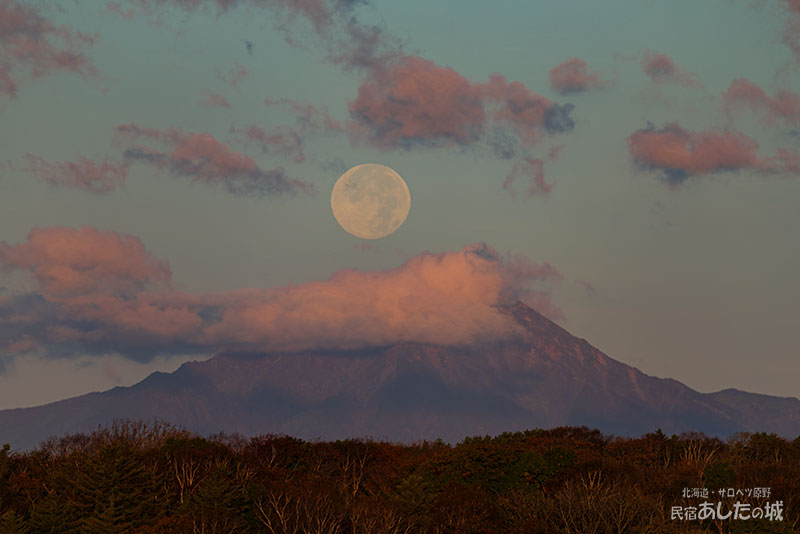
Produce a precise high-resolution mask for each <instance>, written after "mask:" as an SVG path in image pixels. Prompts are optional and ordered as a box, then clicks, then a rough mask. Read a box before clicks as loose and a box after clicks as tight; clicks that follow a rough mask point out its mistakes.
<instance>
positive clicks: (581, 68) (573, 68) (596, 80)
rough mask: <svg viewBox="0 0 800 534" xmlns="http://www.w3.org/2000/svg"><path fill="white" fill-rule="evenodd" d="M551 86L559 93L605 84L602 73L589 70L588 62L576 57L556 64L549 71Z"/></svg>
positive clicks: (578, 90)
mask: <svg viewBox="0 0 800 534" xmlns="http://www.w3.org/2000/svg"><path fill="white" fill-rule="evenodd" d="M548 74H549V76H550V86H551V87H552V88H553V89H554V90H555V91H556V92H557V93H559V94H562V95H566V94H570V93H579V92H581V91H586V90H589V89H594V88H598V87H602V86H603V85H605V84H604V83H603V82H602V81H601V80H600V73H598V72H591V73H590V72H588V70H587V69H586V62H585V61H584V60H582V59H578V58H576V57H574V58H571V59H568V60H566V61H564V62H563V63H561V64H559V65H556V66H555V67H553V68H552V69H550V72H549V73H548Z"/></svg>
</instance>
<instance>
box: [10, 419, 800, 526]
mask: <svg viewBox="0 0 800 534" xmlns="http://www.w3.org/2000/svg"><path fill="white" fill-rule="evenodd" d="M754 488H756V489H761V491H756V493H755V494H753V493H752V490H753V489H754ZM765 488H767V489H768V490H767V491H768V495H764V493H765V491H764V489H765ZM698 490H699V492H700V493H699V494H698V493H697V492H698ZM720 490H722V491H721V492H720ZM726 490H727V491H731V490H732V491H734V492H742V494H740V495H734V496H729V495H727V494H726ZM748 491H749V492H750V494H749V495H748V494H747V492H748ZM704 492H707V493H708V495H707V498H704V497H703V496H702V495H703V493H704ZM703 500H707V501H712V502H713V503H714V505H716V504H717V503H718V502H719V503H721V506H723V507H728V508H731V507H732V506H733V504H734V501H740V502H745V501H746V502H748V503H750V505H752V506H753V507H756V506H759V505H763V504H764V503H767V502H773V503H775V502H776V501H781V505H782V517H781V519H780V520H769V519H766V518H758V519H753V518H750V519H749V520H733V519H730V518H729V519H725V520H722V519H719V518H706V519H703V520H696V519H692V520H682V519H676V518H675V517H674V511H673V507H676V506H680V507H687V506H695V507H696V506H697V505H699V504H700V502H702V501H703ZM799 509H800V437H798V438H797V439H795V440H793V441H789V440H785V439H783V438H780V437H778V436H776V435H774V434H765V433H756V434H737V435H734V436H733V437H731V438H730V439H728V440H727V441H721V440H719V439H717V438H710V437H706V436H704V435H702V434H682V435H680V436H677V435H672V436H667V435H666V434H664V433H662V432H661V431H657V432H654V433H650V434H646V435H644V436H642V437H640V438H618V437H613V436H605V435H603V434H602V433H601V432H600V431H598V430H593V429H588V428H586V427H580V428H576V427H559V428H554V429H549V430H542V429H534V430H526V431H523V432H514V433H504V434H501V435H498V436H494V437H489V436H476V437H470V438H467V439H464V440H463V441H461V442H460V443H458V444H455V445H451V444H448V443H445V442H443V441H433V442H429V441H425V442H420V443H414V444H397V443H387V442H381V441H375V440H371V439H352V440H344V441H335V442H323V441H304V440H300V439H297V438H293V437H290V436H285V435H263V436H257V437H252V438H244V437H242V436H239V435H224V434H220V435H216V436H211V437H201V436H199V435H196V434H194V433H192V432H189V431H187V430H185V429H181V428H178V427H174V426H172V425H169V424H166V423H163V422H153V423H145V422H141V421H129V420H124V421H116V422H115V423H113V424H112V425H109V426H106V427H99V428H98V429H97V430H95V431H94V432H92V433H88V434H75V435H69V436H65V437H62V438H51V439H49V440H47V441H45V442H43V443H41V444H40V445H39V446H38V447H37V448H36V449H34V450H32V451H29V452H24V453H20V452H15V451H13V450H12V449H11V447H10V446H9V445H4V446H3V447H2V448H1V449H0V534H40V533H63V534H72V533H75V534H100V533H103V534H109V533H133V534H167V533H192V534H195V533H198V534H199V533H202V534H217V533H225V534H228V533H230V534H234V533H235V534H249V533H267V534H312V533H313V534H362V533H364V534H410V533H425V534H428V533H429V534H469V533H476V534H477V533H485V534H489V533H503V534H517V533H519V534H522V533H526V534H527V533H530V534H539V533H542V534H544V533H547V534H552V533H565V534H606V533H609V534H610V533H614V534H624V533H631V534H660V533H664V534H667V533H695V532H696V533H700V532H711V533H720V534H721V533H746V532H751V533H759V534H766V533H794V532H800V512H799Z"/></svg>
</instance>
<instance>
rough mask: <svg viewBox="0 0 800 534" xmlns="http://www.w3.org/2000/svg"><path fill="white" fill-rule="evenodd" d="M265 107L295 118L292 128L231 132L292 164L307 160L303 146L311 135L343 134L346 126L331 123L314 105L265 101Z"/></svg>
mask: <svg viewBox="0 0 800 534" xmlns="http://www.w3.org/2000/svg"><path fill="white" fill-rule="evenodd" d="M265 104H266V105H268V106H283V107H287V108H289V110H290V111H291V112H292V113H294V115H295V124H294V125H289V124H281V125H277V126H273V127H272V128H270V129H265V128H262V127H260V126H258V125H250V126H247V127H244V128H232V130H231V132H232V133H236V134H238V135H239V136H240V139H241V140H243V141H244V142H246V143H256V144H257V145H259V146H260V147H261V149H262V150H263V151H264V152H269V153H279V154H282V155H283V156H285V157H288V158H290V159H291V160H292V161H293V162H295V163H302V162H304V161H305V160H306V153H305V150H304V149H305V142H306V139H307V138H308V137H310V136H312V135H327V134H331V133H336V132H344V131H345V130H346V126H345V125H344V124H343V123H341V122H339V121H336V120H334V119H333V118H332V117H331V115H330V113H328V110H327V108H325V107H317V106H314V105H313V104H307V103H303V102H299V101H297V100H291V99H287V98H282V99H279V100H272V99H269V98H268V99H266V101H265Z"/></svg>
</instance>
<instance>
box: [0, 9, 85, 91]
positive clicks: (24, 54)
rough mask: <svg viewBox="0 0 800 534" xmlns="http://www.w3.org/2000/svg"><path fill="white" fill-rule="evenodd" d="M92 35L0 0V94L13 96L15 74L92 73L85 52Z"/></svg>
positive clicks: (29, 75)
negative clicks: (72, 29)
mask: <svg viewBox="0 0 800 534" xmlns="http://www.w3.org/2000/svg"><path fill="white" fill-rule="evenodd" d="M93 42H94V38H93V37H90V36H88V35H86V34H84V33H81V32H72V31H70V30H69V29H67V28H66V27H63V26H55V25H53V23H51V22H50V21H49V20H48V19H46V18H45V17H43V16H42V15H41V14H40V13H39V9H38V8H36V7H32V6H26V5H23V4H21V3H19V2H17V1H16V0H0V93H3V94H5V95H6V96H9V97H13V96H15V95H16V92H17V86H18V83H17V81H16V80H15V76H17V75H20V74H21V75H22V76H27V77H31V78H38V77H41V76H46V75H48V74H51V73H52V72H54V71H68V72H77V73H79V74H82V75H90V74H94V72H95V68H94V66H93V65H92V63H91V61H90V60H89V58H88V57H86V55H85V53H84V52H85V50H86V48H87V47H89V46H91V45H92V44H93Z"/></svg>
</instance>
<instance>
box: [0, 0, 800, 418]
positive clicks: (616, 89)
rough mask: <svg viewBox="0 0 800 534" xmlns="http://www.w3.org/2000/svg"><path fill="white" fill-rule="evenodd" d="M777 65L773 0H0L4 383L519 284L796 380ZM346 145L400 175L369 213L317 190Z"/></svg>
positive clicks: (488, 308) (660, 361) (789, 130)
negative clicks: (339, 213)
mask: <svg viewBox="0 0 800 534" xmlns="http://www.w3.org/2000/svg"><path fill="white" fill-rule="evenodd" d="M799 67H800V2H799V1H798V0H763V1H759V2H748V1H745V0H709V1H707V2H702V3H698V2H696V1H691V0H670V1H669V2H667V1H654V0H650V1H644V2H631V1H622V0H619V1H617V0H607V1H606V2H589V1H579V0H575V1H571V2H555V1H536V2H522V1H512V0H499V1H498V2H492V3H487V2H478V1H473V0H461V1H456V0H439V1H436V2H427V1H421V0H406V1H404V2H387V1H381V0H374V1H373V0H369V1H365V0H303V1H302V2H293V1H290V0H117V1H116V2H108V3H105V2H100V1H89V0H60V1H55V0H53V1H35V0H32V1H24V2H23V1H19V0H0V409H5V408H16V407H23V406H33V405H38V404H43V403H47V402H53V401H57V400H60V399H63V398H67V397H71V396H75V395H80V394H83V393H87V392H90V391H101V390H105V389H109V388H111V387H114V386H118V385H130V384H133V383H136V382H137V381H139V380H141V379H143V378H144V377H145V376H147V375H148V374H149V373H151V372H154V371H172V370H174V369H176V368H177V367H179V366H180V365H181V364H182V363H184V362H186V361H191V360H201V359H206V358H209V357H211V356H213V355H214V354H216V353H218V352H220V351H223V350H265V351H267V350H305V349H310V348H336V349H349V348H360V347H364V346H370V345H381V344H387V343H395V342H401V341H412V342H430V343H443V344H462V343H472V342H475V341H479V340H487V339H494V338H498V339H499V338H503V337H505V336H508V335H513V334H514V326H513V325H511V324H509V323H508V321H507V319H506V318H505V316H503V315H502V314H501V313H500V312H499V311H498V305H499V306H502V305H503V304H507V303H509V302H513V301H515V300H517V299H521V300H523V301H524V302H526V303H528V304H529V305H531V306H532V307H534V308H536V309H537V310H539V311H540V312H541V313H543V314H544V315H546V316H547V317H549V318H551V319H553V320H555V321H556V322H557V323H558V324H560V325H561V326H563V327H564V328H566V329H567V330H569V331H570V332H571V333H573V334H574V335H576V336H578V337H582V338H584V339H586V340H587V341H589V342H590V343H591V344H593V345H594V346H596V347H598V348H599V349H601V350H602V351H604V352H605V353H606V354H608V355H609V356H610V357H612V358H614V359H617V360H619V361H621V362H624V363H626V364H629V365H633V366H635V367H637V368H638V369H640V370H641V371H643V372H645V373H647V374H650V375H654V376H659V377H669V378H674V379H677V380H679V381H681V382H683V383H685V384H687V385H688V386H690V387H692V388H695V389H697V390H699V391H702V392H711V391H717V390H720V389H724V388H729V387H733V388H738V389H742V390H746V391H752V392H757V393H764V394H771V395H780V396H794V397H800V386H798V383H797V380H796V377H797V376H800V350H798V348H797V343H796V339H795V338H796V333H797V332H798V331H800V313H798V312H797V305H796V304H797V302H798V301H799V300H800V283H798V281H797V273H798V272H800V239H798V229H799V228H800V209H798V207H800V93H799V92H798V91H800V74H799V73H798V68H799ZM363 163H378V164H381V165H386V166H389V167H391V168H392V169H394V170H396V171H397V172H398V173H399V174H400V175H401V176H402V177H403V179H404V180H405V181H406V183H407V184H408V188H409V191H410V194H411V210H410V213H409V215H408V218H407V219H406V221H405V223H404V224H403V225H402V226H401V227H400V228H399V229H398V230H397V231H395V232H394V233H393V234H391V235H389V236H387V237H384V238H382V239H378V240H364V239H360V238H358V237H355V236H353V235H350V234H349V233H347V232H345V231H344V230H343V229H342V228H341V227H339V225H338V224H337V222H336V220H335V219H334V217H333V214H332V212H331V206H330V192H331V189H332V187H333V184H334V183H335V181H336V180H337V178H338V177H339V176H340V175H341V174H342V173H343V172H344V171H345V170H347V169H348V168H350V167H353V166H355V165H359V164H363Z"/></svg>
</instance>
